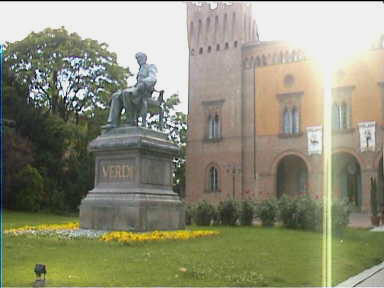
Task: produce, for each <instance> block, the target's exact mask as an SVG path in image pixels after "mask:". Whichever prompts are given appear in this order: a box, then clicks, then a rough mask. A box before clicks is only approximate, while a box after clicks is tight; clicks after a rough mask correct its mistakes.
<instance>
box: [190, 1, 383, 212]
mask: <svg viewBox="0 0 384 288" xmlns="http://www.w3.org/2000/svg"><path fill="white" fill-rule="evenodd" d="M187 9H188V10H187V19H188V22H187V27H188V44H189V50H190V56H189V103H188V110H189V111H188V145H187V167H186V201H187V202H189V203H194V202H198V201H201V200H203V199H205V200H208V201H211V202H218V201H220V200H222V199H226V198H229V197H233V196H234V197H235V198H236V199H243V198H246V197H251V198H253V199H256V200H260V199H265V198H268V197H279V196H280V195H281V193H291V194H295V193H309V194H311V195H313V196H316V197H321V195H322V191H323V185H324V184H323V180H324V179H323V175H324V169H323V161H324V159H323V156H324V154H323V153H321V154H310V153H309V150H308V149H309V148H308V145H309V144H308V140H309V139H308V133H307V128H308V127H316V126H321V128H322V130H323V132H322V135H324V129H323V128H324V121H323V119H324V108H323V107H324V96H323V95H324V85H323V75H322V74H321V71H320V68H319V67H318V64H316V61H314V60H313V59H311V57H309V56H308V55H307V53H306V51H305V50H304V49H302V48H300V47H296V46H294V45H293V44H291V43H288V42H282V41H272V42H262V41H259V38H258V37H259V36H258V30H257V29H258V28H257V25H256V20H255V19H254V17H253V16H252V10H251V7H250V6H249V5H248V4H244V3H240V2H234V3H232V5H226V4H222V3H221V4H219V5H218V7H216V8H215V9H212V8H211V7H209V5H208V4H204V3H203V4H202V5H201V6H197V5H195V4H192V3H191V2H187ZM383 63H384V35H381V36H378V38H377V42H375V43H372V47H371V49H369V50H366V51H365V52H363V53H360V54H358V55H356V56H353V57H350V58H349V59H348V60H346V61H345V62H344V63H342V64H340V66H339V67H338V68H337V69H336V72H335V73H334V75H332V76H333V77H332V81H333V82H332V101H331V102H332V107H330V108H329V109H334V108H335V107H333V106H334V105H335V104H337V105H339V106H338V107H343V109H344V110H342V109H341V108H340V111H339V110H337V109H336V108H335V109H336V110H337V111H338V112H332V113H333V114H332V117H336V118H337V117H339V118H337V119H338V120H335V121H339V122H338V123H342V124H343V125H344V126H343V127H342V129H334V130H333V131H332V155H333V156H332V157H333V159H334V161H333V162H335V165H334V167H335V168H334V169H333V170H335V171H334V172H333V178H334V180H333V181H334V182H332V183H333V184H332V187H334V188H333V189H334V191H333V192H332V193H335V195H336V194H337V193H339V194H340V195H342V196H343V197H348V198H349V199H350V201H355V202H356V208H357V209H358V210H361V211H367V210H368V209H369V177H370V176H374V177H377V179H378V180H379V181H378V183H379V189H381V190H382V189H383V186H384V185H383V177H382V167H381V166H382V155H383V136H384V135H383V131H384V130H383V127H384V65H383ZM343 105H344V106H343ZM332 111H333V110H332ZM290 113H291V114H290ZM334 115H336V116H334ZM209 117H218V119H219V123H220V124H219V135H214V137H212V135H211V134H210V132H209V129H210V128H209V124H208V123H209V121H210V120H209V119H210V118H209ZM289 121H291V122H289ZM332 121H334V120H332ZM288 122H289V123H291V124H290V125H291V126H292V127H290V126H289V124H287V123H288ZM366 122H374V124H373V125H374V128H373V129H374V130H372V131H374V133H375V134H374V136H375V137H373V138H374V140H375V143H374V144H375V145H374V149H368V151H363V150H364V149H362V148H361V147H362V145H363V144H362V143H361V141H362V139H363V138H361V135H360V130H359V124H361V123H366ZM290 129H291V130H290ZM373 138H369V139H368V140H367V141H373ZM364 139H365V138H364ZM364 141H365V140H364ZM319 145H322V143H320V144H319ZM367 145H368V144H367ZM367 147H368V146H367ZM322 148H323V149H322V151H324V147H322ZM336 160H337V161H338V163H339V165H337V163H336V162H337V161H336ZM333 162H332V163H333ZM210 167H215V169H217V171H218V179H217V181H218V187H219V189H218V190H217V191H214V192H212V191H211V189H210V181H211V180H212V179H210V174H209V172H208V171H209V169H210ZM350 183H352V184H350ZM381 190H380V191H381ZM380 197H382V196H380Z"/></svg>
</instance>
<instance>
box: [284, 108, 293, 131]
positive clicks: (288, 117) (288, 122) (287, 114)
mask: <svg viewBox="0 0 384 288" xmlns="http://www.w3.org/2000/svg"><path fill="white" fill-rule="evenodd" d="M283 121H284V123H283V127H284V133H285V134H291V132H292V127H291V113H290V111H289V110H288V108H285V109H284V116H283Z"/></svg>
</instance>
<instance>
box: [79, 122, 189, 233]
mask: <svg viewBox="0 0 384 288" xmlns="http://www.w3.org/2000/svg"><path fill="white" fill-rule="evenodd" d="M88 150H89V151H92V152H94V153H95V157H96V171H95V188H94V189H93V190H91V191H89V193H88V195H87V197H86V198H84V199H83V200H82V201H81V205H80V228H84V229H97V230H124V231H137V232H143V231H152V230H178V229H184V228H185V209H184V205H183V203H182V202H181V201H180V199H179V196H178V195H177V194H176V193H174V192H173V191H172V158H173V157H174V156H175V155H176V154H177V153H178V146H177V145H175V144H173V143H171V142H169V141H168V140H167V135H166V134H164V133H161V132H157V131H153V130H149V129H145V128H140V127H118V128H113V129H111V130H109V131H106V132H105V133H104V134H102V135H101V136H99V137H97V138H96V139H95V140H93V141H92V142H91V143H90V144H89V146H88Z"/></svg>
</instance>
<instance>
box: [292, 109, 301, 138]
mask: <svg viewBox="0 0 384 288" xmlns="http://www.w3.org/2000/svg"><path fill="white" fill-rule="evenodd" d="M291 119H292V133H293V134H299V132H300V122H299V111H298V110H297V108H296V107H293V109H292V117H291Z"/></svg>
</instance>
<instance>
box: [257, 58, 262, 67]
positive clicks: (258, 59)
mask: <svg viewBox="0 0 384 288" xmlns="http://www.w3.org/2000/svg"><path fill="white" fill-rule="evenodd" d="M260 62H261V61H260V57H259V56H257V57H256V66H260V64H261V63H260Z"/></svg>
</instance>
